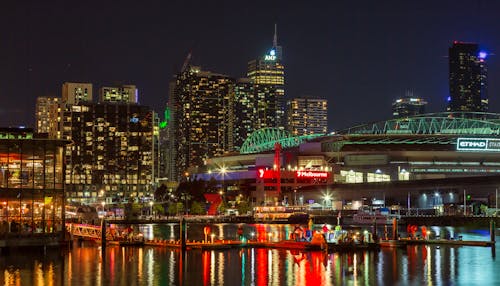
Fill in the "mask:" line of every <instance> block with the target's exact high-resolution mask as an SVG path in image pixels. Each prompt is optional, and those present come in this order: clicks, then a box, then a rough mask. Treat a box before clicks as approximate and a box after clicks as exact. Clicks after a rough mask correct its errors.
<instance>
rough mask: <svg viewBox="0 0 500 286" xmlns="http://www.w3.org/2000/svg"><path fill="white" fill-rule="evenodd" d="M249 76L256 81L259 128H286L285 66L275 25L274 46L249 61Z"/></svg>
mask: <svg viewBox="0 0 500 286" xmlns="http://www.w3.org/2000/svg"><path fill="white" fill-rule="evenodd" d="M247 77H248V78H249V79H251V80H252V81H253V82H254V91H255V94H256V100H257V103H258V104H257V106H255V108H256V110H255V112H256V116H255V117H254V118H255V119H254V120H255V121H256V124H257V126H258V127H257V129H260V128H266V127H271V128H273V127H276V128H281V129H284V126H285V124H286V118H285V101H284V97H285V68H284V66H283V63H282V48H281V46H279V45H278V40H277V32H276V26H275V32H274V39H273V46H272V47H271V49H270V50H269V52H268V53H267V54H265V55H263V56H262V57H259V58H257V59H254V60H251V61H249V62H248V71H247Z"/></svg>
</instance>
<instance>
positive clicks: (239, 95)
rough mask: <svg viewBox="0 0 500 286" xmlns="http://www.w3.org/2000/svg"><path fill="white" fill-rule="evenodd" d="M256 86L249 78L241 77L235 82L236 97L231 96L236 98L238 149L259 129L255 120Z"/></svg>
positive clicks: (234, 130) (235, 145)
mask: <svg viewBox="0 0 500 286" xmlns="http://www.w3.org/2000/svg"><path fill="white" fill-rule="evenodd" d="M254 88H255V86H254V83H253V81H252V80H251V79H248V78H240V79H238V80H237V81H236V83H235V84H234V97H233V96H232V97H231V98H234V100H233V102H234V108H233V109H234V113H235V116H234V123H233V126H234V127H233V146H234V149H235V150H236V151H238V150H239V149H240V147H241V146H242V145H243V142H245V139H246V138H248V137H249V136H250V135H251V134H252V132H253V131H255V130H257V129H258V125H257V121H256V120H255V118H256V113H257V106H258V102H257V96H256V93H255V89H254Z"/></svg>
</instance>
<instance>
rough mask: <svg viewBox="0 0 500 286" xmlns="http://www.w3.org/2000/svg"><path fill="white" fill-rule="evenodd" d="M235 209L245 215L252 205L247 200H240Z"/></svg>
mask: <svg viewBox="0 0 500 286" xmlns="http://www.w3.org/2000/svg"><path fill="white" fill-rule="evenodd" d="M237 209H238V213H239V214H240V215H246V214H247V213H248V212H250V211H252V207H251V206H250V204H249V203H248V202H247V201H240V202H239V203H238V205H237Z"/></svg>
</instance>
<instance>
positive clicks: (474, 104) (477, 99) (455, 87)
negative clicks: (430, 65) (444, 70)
mask: <svg viewBox="0 0 500 286" xmlns="http://www.w3.org/2000/svg"><path fill="white" fill-rule="evenodd" d="M486 56H487V54H486V53H485V52H482V51H480V50H479V47H478V45H477V44H475V43H463V42H457V41H455V42H453V45H452V46H451V47H450V48H449V84H450V96H449V97H448V107H447V111H450V112H456V111H464V112H467V111H468V112H484V111H487V110H488V96H487V92H486V89H487V86H486V72H487V70H486V62H485V59H486Z"/></svg>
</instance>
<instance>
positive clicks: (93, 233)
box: [66, 223, 114, 240]
mask: <svg viewBox="0 0 500 286" xmlns="http://www.w3.org/2000/svg"><path fill="white" fill-rule="evenodd" d="M66 230H67V231H68V232H69V233H70V234H72V235H73V236H79V237H84V238H90V239H96V240H99V239H101V238H102V237H101V234H102V228H101V226H98V225H91V224H74V223H67V224H66ZM106 239H109V240H113V239H114V236H113V235H112V234H111V232H110V230H109V229H108V230H106Z"/></svg>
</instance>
